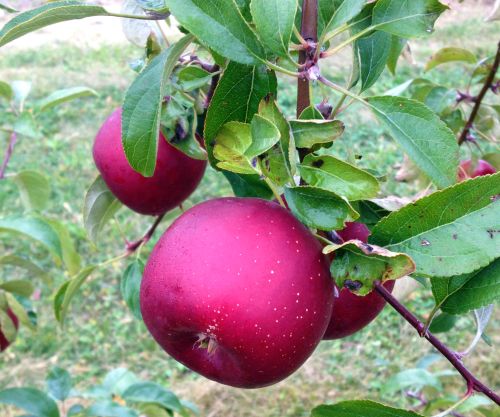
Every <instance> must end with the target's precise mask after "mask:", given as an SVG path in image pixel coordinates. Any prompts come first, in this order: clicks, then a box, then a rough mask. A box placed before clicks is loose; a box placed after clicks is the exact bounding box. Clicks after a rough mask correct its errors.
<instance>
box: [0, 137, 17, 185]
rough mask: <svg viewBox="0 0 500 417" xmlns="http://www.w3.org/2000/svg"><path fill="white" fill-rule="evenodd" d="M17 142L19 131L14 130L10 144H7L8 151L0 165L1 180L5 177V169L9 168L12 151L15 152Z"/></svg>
mask: <svg viewBox="0 0 500 417" xmlns="http://www.w3.org/2000/svg"><path fill="white" fill-rule="evenodd" d="M16 142H17V133H16V132H12V133H11V135H10V139H9V144H8V145H7V151H6V152H5V157H4V160H3V162H2V166H1V167H0V180H3V179H4V178H5V171H6V170H7V165H9V161H10V158H11V157H12V153H13V152H14V146H16Z"/></svg>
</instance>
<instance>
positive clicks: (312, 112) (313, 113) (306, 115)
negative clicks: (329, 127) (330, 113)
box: [299, 104, 325, 120]
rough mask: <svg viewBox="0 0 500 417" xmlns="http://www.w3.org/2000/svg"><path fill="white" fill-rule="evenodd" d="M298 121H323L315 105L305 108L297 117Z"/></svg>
mask: <svg viewBox="0 0 500 417" xmlns="http://www.w3.org/2000/svg"><path fill="white" fill-rule="evenodd" d="M299 119H300V120H325V118H324V117H323V115H322V114H321V112H320V111H319V110H318V109H317V108H316V106H315V105H313V104H311V105H310V106H307V107H306V108H305V109H304V110H302V113H300V116H299Z"/></svg>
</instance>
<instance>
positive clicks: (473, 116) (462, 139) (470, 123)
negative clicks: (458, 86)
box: [458, 42, 500, 145]
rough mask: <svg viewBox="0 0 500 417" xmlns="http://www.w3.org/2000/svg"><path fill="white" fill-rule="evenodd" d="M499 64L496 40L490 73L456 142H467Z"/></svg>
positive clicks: (499, 43) (499, 46)
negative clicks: (495, 50) (495, 49)
mask: <svg viewBox="0 0 500 417" xmlns="http://www.w3.org/2000/svg"><path fill="white" fill-rule="evenodd" d="M499 66H500V42H498V45H497V54H496V56H495V61H494V62H493V65H492V66H491V70H490V73H489V74H488V76H487V77H486V80H485V82H484V85H483V88H482V89H481V92H480V93H479V95H478V96H477V97H476V99H475V104H474V108H473V109H472V112H471V114H470V116H469V120H468V121H467V123H466V124H465V127H464V130H463V131H462V134H461V135H460V138H459V139H458V144H459V145H461V144H462V143H464V142H467V141H468V139H469V136H470V131H471V129H472V128H473V126H474V120H476V117H477V115H478V113H479V109H480V108H481V103H482V101H483V99H484V96H485V95H486V93H487V92H488V90H489V89H490V88H491V87H494V86H493V82H494V81H495V76H496V74H497V71H498V67H499Z"/></svg>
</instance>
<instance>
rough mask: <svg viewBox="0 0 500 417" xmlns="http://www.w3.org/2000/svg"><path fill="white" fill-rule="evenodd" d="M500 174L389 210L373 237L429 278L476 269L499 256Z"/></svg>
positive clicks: (468, 182) (473, 180)
mask: <svg viewBox="0 0 500 417" xmlns="http://www.w3.org/2000/svg"><path fill="white" fill-rule="evenodd" d="M499 179H500V173H498V174H495V175H490V176H483V177H477V178H474V179H471V180H468V181H464V182H461V183H459V184H457V185H455V186H453V187H450V188H447V189H446V190H443V191H438V192H435V193H433V194H431V195H429V196H427V197H424V198H422V199H420V200H417V201H416V202H414V203H412V204H409V205H407V206H405V207H403V208H402V209H401V210H398V211H395V212H393V213H391V214H390V215H389V216H387V217H386V218H384V219H382V220H381V221H380V223H379V224H377V225H376V226H375V228H374V229H373V234H372V236H371V238H370V241H371V242H373V243H375V244H377V245H381V246H386V247H387V248H388V249H390V250H394V251H401V252H405V253H407V254H408V255H410V256H411V257H412V258H413V259H414V261H415V262H416V264H417V272H418V273H419V274H421V275H426V276H437V277H441V276H442V277H450V276H454V275H460V274H465V273H469V272H473V271H475V270H477V269H479V268H481V267H484V266H486V265H488V264H489V263H490V262H491V261H493V260H494V259H495V258H497V257H498V256H500V244H499V242H498V241H499V240H500V234H499V233H497V232H496V230H498V229H500V223H499V222H500V216H498V208H499V203H500V200H497V201H493V200H496V199H497V195H498V194H500V181H499Z"/></svg>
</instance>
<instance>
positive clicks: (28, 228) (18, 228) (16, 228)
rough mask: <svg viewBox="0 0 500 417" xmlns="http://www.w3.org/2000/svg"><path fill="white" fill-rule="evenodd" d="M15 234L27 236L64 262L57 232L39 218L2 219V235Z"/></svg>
mask: <svg viewBox="0 0 500 417" xmlns="http://www.w3.org/2000/svg"><path fill="white" fill-rule="evenodd" d="M1 233H13V234H20V235H22V236H26V237H28V238H30V239H32V240H34V241H36V242H38V243H41V244H42V245H44V246H45V247H46V248H47V249H48V250H49V251H50V252H51V253H52V254H53V255H54V256H55V257H56V258H57V259H59V260H61V261H62V257H63V253H62V247H61V241H60V239H59V236H58V234H57V231H55V230H54V228H53V227H52V226H51V225H50V224H49V223H48V222H47V221H45V220H43V219H42V218H39V217H14V218H6V219H0V234H1Z"/></svg>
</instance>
